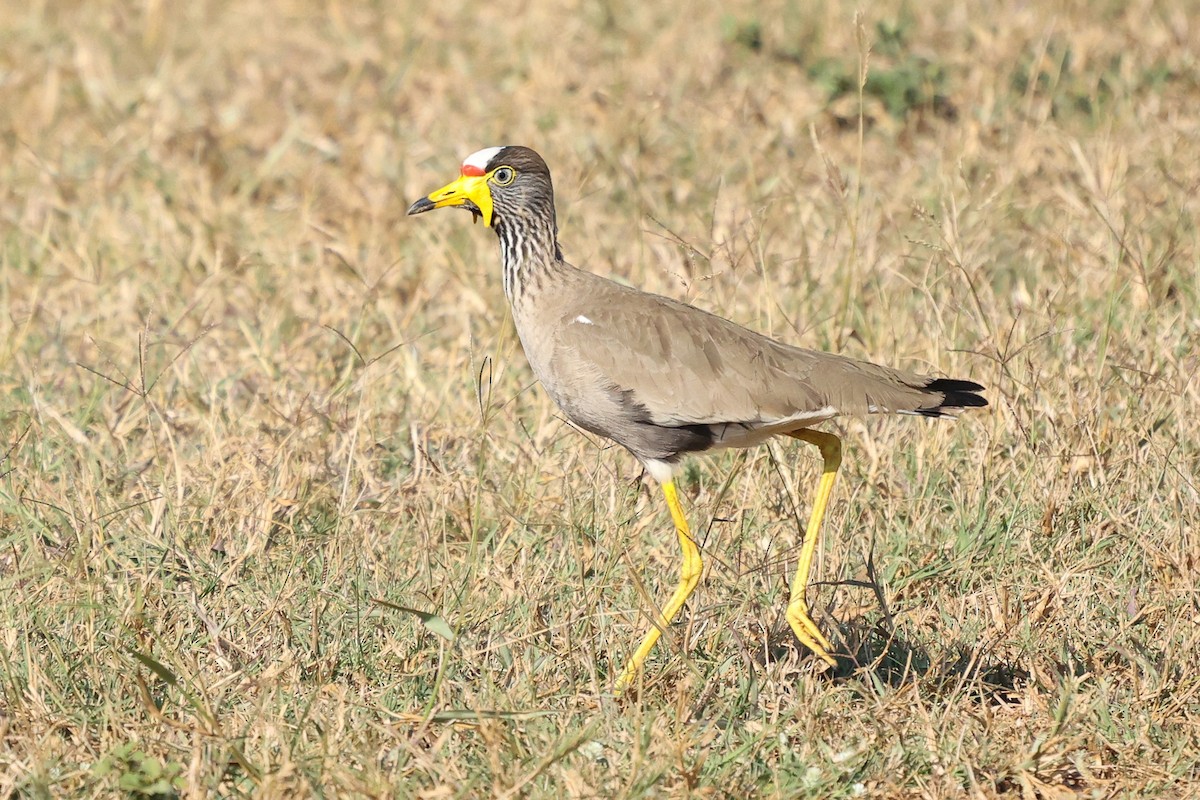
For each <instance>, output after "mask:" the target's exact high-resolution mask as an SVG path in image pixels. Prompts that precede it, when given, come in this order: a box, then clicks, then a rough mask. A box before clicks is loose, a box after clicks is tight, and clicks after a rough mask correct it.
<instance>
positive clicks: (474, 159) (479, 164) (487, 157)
mask: <svg viewBox="0 0 1200 800" xmlns="http://www.w3.org/2000/svg"><path fill="white" fill-rule="evenodd" d="M503 149H504V148H503V147H485V148H483V149H482V150H476V151H475V152H474V153H471V155H469V156H467V157H466V158H465V159H463V163H462V165H463V166H464V167H475V168H476V169H478V170H481V171H482V170H485V169H487V165H488V162H490V161H491V160H492V159H493V158H495V157H496V154H497V153H499V152H500V151H501V150H503Z"/></svg>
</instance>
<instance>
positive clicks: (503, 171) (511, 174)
mask: <svg viewBox="0 0 1200 800" xmlns="http://www.w3.org/2000/svg"><path fill="white" fill-rule="evenodd" d="M515 177H517V171H516V170H514V169H513V168H512V167H499V168H498V169H495V170H493V171H492V183H494V184H496V185H497V186H508V185H509V184H510V183H512V182H513V178H515Z"/></svg>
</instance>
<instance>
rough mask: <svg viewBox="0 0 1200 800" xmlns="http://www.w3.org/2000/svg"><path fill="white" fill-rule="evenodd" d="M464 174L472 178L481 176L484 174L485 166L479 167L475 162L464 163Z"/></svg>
mask: <svg viewBox="0 0 1200 800" xmlns="http://www.w3.org/2000/svg"><path fill="white" fill-rule="evenodd" d="M462 174H463V175H466V176H467V177H471V178H479V177H482V176H483V168H482V167H477V166H475V165H474V164H463V165H462Z"/></svg>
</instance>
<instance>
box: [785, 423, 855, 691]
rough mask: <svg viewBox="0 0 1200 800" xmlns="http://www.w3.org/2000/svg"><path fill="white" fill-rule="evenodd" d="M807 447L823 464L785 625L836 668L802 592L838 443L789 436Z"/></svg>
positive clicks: (809, 435)
mask: <svg viewBox="0 0 1200 800" xmlns="http://www.w3.org/2000/svg"><path fill="white" fill-rule="evenodd" d="M789 435H791V436H794V437H795V438H797V439H801V440H803V441H805V442H809V443H810V444H815V445H816V446H817V448H818V449H820V451H821V458H822V459H824V461H825V468H824V471H823V472H822V473H821V482H820V483H819V484H818V485H817V496H816V498H815V499H814V500H813V507H812V514H811V515H809V518H808V528H807V530H805V531H804V544H802V545H801V546H800V563H799V564H798V565H797V566H796V577H795V579H794V580H793V581H792V596H791V598H790V599H789V600H788V607H787V621H788V623H789V624H790V625H791V626H792V632H793V633H795V634H796V638H797V639H799V640H800V643H801V644H803V645H804V646H805V647H807V648H808V649H809V650H811V651H813V653H815V654H816V655H817V656H818V657H820V658H822V659H824V660H825V661H826V662H827V663H828V664H830V665H831V666H834V667H836V666H837V661H835V660H834V658H833V656H831V655H830V654H829V651H830V650H832V649H833V645H831V644H830V643H829V640H828V639H826V638H825V635H824V634H822V633H821V629H820V628H818V627H817V623H815V622H813V618H812V617H811V616H809V614H808V600H807V599H806V598H805V596H804V595H805V591H806V590H807V589H808V573H809V571H810V570H812V562H813V554H814V553H816V551H817V536H818V534H819V532H820V529H821V520H822V519H823V518H824V517H825V507H826V506H827V505H828V504H829V493H830V492H831V491H832V490H833V479H834V478H836V477H837V471H838V467H839V466H841V464H842V441H841V439H839V438H838V437H836V436H834V435H833V434H832V433H825V432H823V431H814V430H808V429H805V430H801V431H796V432H795V433H792V434H789Z"/></svg>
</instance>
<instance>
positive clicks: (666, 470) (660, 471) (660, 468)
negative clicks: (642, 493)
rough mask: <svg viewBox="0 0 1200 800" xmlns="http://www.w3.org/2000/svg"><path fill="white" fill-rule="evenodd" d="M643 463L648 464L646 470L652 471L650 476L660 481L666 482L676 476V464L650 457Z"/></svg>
mask: <svg viewBox="0 0 1200 800" xmlns="http://www.w3.org/2000/svg"><path fill="white" fill-rule="evenodd" d="M642 464H644V465H645V466H646V472H649V473H650V477H651V478H654V480H656V481H658V482H659V483H666V482H667V481H669V480H671V478H673V477H674V476H675V466H674V465H673V464H668V463H667V462H666V461H659V460H658V459H657V458H648V459H646V460H645V461H643V462H642Z"/></svg>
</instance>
